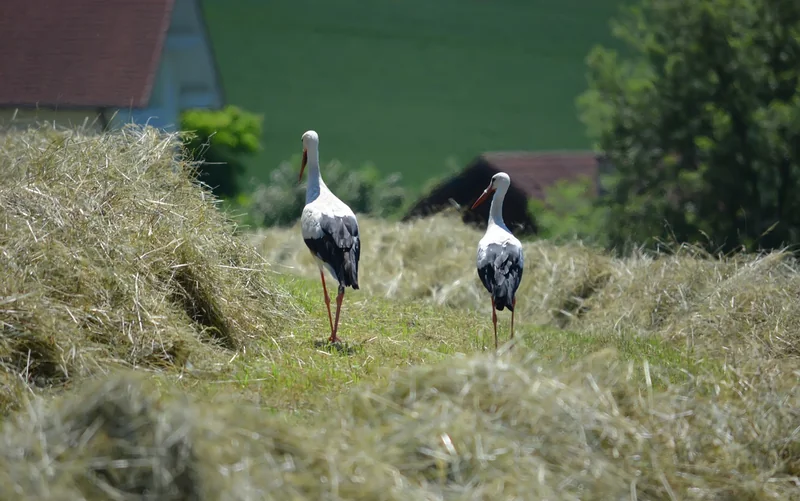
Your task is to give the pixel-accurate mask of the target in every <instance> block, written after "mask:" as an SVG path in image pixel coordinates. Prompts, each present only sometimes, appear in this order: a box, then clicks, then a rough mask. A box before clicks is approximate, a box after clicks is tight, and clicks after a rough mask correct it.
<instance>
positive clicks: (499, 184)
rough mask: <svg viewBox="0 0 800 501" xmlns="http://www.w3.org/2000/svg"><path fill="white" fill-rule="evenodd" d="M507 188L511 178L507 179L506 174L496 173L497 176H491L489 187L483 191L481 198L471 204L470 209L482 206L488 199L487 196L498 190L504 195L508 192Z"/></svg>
mask: <svg viewBox="0 0 800 501" xmlns="http://www.w3.org/2000/svg"><path fill="white" fill-rule="evenodd" d="M509 186H511V178H510V177H508V174H506V173H505V172H498V173H497V174H495V175H494V176H492V180H491V181H490V182H489V186H488V187H487V188H486V189H485V190H483V193H481V196H480V197H478V199H477V200H475V203H474V204H472V208H473V209H474V208H475V207H477V206H479V205H480V204H482V203H483V202H484V201H485V200H486V199H487V198H489V195H491V194H492V193H494V192H495V191H497V190H500V191H502V192H503V193H505V192H506V190H508V187H509Z"/></svg>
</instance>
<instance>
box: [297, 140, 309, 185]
mask: <svg viewBox="0 0 800 501" xmlns="http://www.w3.org/2000/svg"><path fill="white" fill-rule="evenodd" d="M307 163H308V150H307V149H305V148H303V161H302V162H301V163H300V177H299V178H297V182H298V183H299V182H301V181H302V180H303V171H304V170H306V164H307Z"/></svg>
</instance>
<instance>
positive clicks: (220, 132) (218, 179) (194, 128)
mask: <svg viewBox="0 0 800 501" xmlns="http://www.w3.org/2000/svg"><path fill="white" fill-rule="evenodd" d="M262 121H263V116H261V115H256V114H253V113H249V112H247V111H244V110H242V109H241V108H238V107H236V106H230V105H229V106H226V107H225V108H223V109H221V110H205V109H192V110H187V111H185V112H183V113H182V114H181V130H184V131H187V132H189V133H190V134H187V137H188V141H187V142H186V150H187V151H188V153H189V154H190V155H191V156H192V157H193V158H194V160H196V161H198V162H199V165H198V169H197V170H198V179H199V180H200V181H202V182H203V183H205V184H207V185H208V186H209V187H211V189H212V191H213V192H214V193H215V194H216V195H218V196H224V197H233V196H235V195H236V194H237V193H238V192H239V190H240V187H239V183H238V178H239V177H240V176H241V175H242V173H243V172H244V165H243V164H242V161H241V157H242V155H247V154H251V153H255V152H256V151H258V150H260V149H261V143H260V141H261V124H262Z"/></svg>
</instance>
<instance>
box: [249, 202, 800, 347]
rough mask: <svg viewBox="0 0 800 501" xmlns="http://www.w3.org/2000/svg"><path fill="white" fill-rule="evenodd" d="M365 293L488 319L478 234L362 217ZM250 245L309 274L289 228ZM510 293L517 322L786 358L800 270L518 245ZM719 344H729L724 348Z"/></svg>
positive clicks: (460, 227)
mask: <svg viewBox="0 0 800 501" xmlns="http://www.w3.org/2000/svg"><path fill="white" fill-rule="evenodd" d="M360 225H361V235H362V265H361V269H362V270H363V271H361V272H360V275H359V282H360V285H361V289H362V290H363V291H364V293H366V294H371V295H380V296H386V297H391V298H408V299H423V300H426V301H431V302H434V303H436V304H440V305H445V306H449V307H453V308H468V309H473V310H479V311H482V312H485V313H487V314H488V312H489V308H490V303H489V300H488V296H487V294H486V291H485V290H484V288H483V286H482V285H481V283H480V281H479V279H478V275H477V272H476V270H475V252H476V246H477V243H478V240H479V239H480V238H481V235H482V231H481V230H479V229H475V228H471V227H468V226H466V225H464V224H462V223H461V222H460V221H459V220H458V219H457V217H455V216H454V215H452V214H446V213H445V214H439V215H435V216H432V217H430V218H425V219H420V220H416V221H412V222H409V223H387V222H385V221H377V220H373V219H370V218H365V217H361V218H360ZM250 238H251V241H252V242H253V243H254V244H255V245H256V246H257V247H258V249H259V250H260V251H261V253H262V255H264V256H265V258H266V259H267V260H268V261H269V262H270V263H271V265H272V266H273V267H274V269H276V270H280V271H284V272H286V271H288V272H292V273H295V274H299V275H302V276H306V277H308V278H315V277H317V276H318V275H317V273H318V272H317V268H316V264H315V263H314V262H313V260H312V259H311V256H310V254H309V253H308V251H307V250H306V249H305V247H304V245H303V243H302V239H301V236H300V231H299V228H297V227H294V228H290V229H270V230H261V231H259V232H255V233H254V234H252V235H251V237H250ZM523 246H524V252H525V273H524V276H523V281H522V285H521V287H520V290H519V292H518V298H517V301H518V302H517V308H518V317H517V318H519V319H520V321H522V322H533V323H539V324H551V325H556V326H559V327H564V328H569V329H573V330H582V331H591V332H601V333H608V332H614V333H617V334H619V335H650V334H658V335H661V336H663V337H666V338H669V339H673V340H680V341H681V342H686V343H690V344H692V345H693V346H694V344H695V343H696V342H698V341H700V343H699V344H700V345H704V346H705V345H710V346H713V349H719V348H720V345H721V344H723V345H725V348H727V349H731V350H732V349H733V346H739V345H742V344H745V345H747V346H746V348H745V349H744V352H745V353H749V352H750V349H751V348H752V347H753V346H751V345H755V346H756V347H757V348H758V352H759V353H760V354H762V355H770V356H772V355H780V356H786V355H796V354H797V353H798V352H799V351H800V350H798V345H797V343H798V340H797V334H796V333H797V332H800V272H799V271H798V266H797V263H796V262H795V260H794V259H793V258H792V257H791V255H790V254H788V253H784V252H774V253H772V254H766V255H756V254H750V255H735V256H729V257H724V258H717V257H714V256H709V255H706V254H703V253H702V252H699V251H698V250H696V249H693V248H691V247H689V246H683V247H680V248H678V249H676V250H675V251H673V252H672V253H669V254H667V253H662V254H657V255H654V254H647V253H643V252H640V253H636V254H634V255H632V256H629V257H625V258H617V257H612V256H610V255H609V254H607V253H604V252H602V251H599V250H596V249H592V248H589V247H586V246H583V245H581V244H580V243H579V242H575V243H571V244H566V245H554V244H552V243H550V242H547V241H529V242H524V243H523ZM726 343H727V344H726Z"/></svg>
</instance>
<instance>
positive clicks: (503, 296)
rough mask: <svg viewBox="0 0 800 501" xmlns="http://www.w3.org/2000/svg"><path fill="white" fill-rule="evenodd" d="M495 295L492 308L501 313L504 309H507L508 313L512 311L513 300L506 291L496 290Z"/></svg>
mask: <svg viewBox="0 0 800 501" xmlns="http://www.w3.org/2000/svg"><path fill="white" fill-rule="evenodd" d="M495 292H496V293H497V294H493V295H494V307H495V308H497V310H498V311H503V309H504V308H507V309H508V311H514V300H513V298H512V297H511V295H510V294H508V291H505V290H497V291H495Z"/></svg>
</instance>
